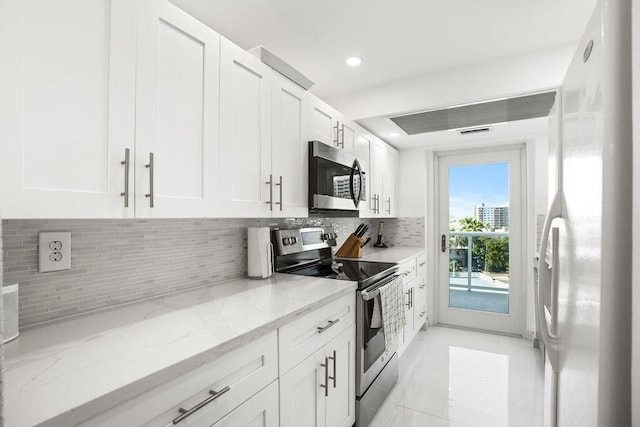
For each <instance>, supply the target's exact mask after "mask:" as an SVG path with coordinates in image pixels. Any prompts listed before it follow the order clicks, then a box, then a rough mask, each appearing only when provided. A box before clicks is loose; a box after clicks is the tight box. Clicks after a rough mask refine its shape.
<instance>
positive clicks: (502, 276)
mask: <svg viewBox="0 0 640 427" xmlns="http://www.w3.org/2000/svg"><path fill="white" fill-rule="evenodd" d="M449 287H450V288H453V289H465V288H466V290H467V291H472V290H479V291H493V292H499V293H508V292H509V233H508V232H504V231H492V232H490V231H451V232H449Z"/></svg>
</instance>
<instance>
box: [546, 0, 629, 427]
mask: <svg viewBox="0 0 640 427" xmlns="http://www.w3.org/2000/svg"><path fill="white" fill-rule="evenodd" d="M633 1H635V0H633ZM631 2H632V0H601V1H600V2H599V4H598V5H597V6H596V9H595V11H594V14H593V16H592V17H591V20H590V21H589V25H588V26H587V29H586V31H585V34H584V35H583V37H582V39H581V41H580V44H579V47H578V49H577V51H576V53H575V55H574V57H573V60H572V62H571V65H570V67H569V69H568V71H567V74H566V77H565V79H564V82H563V84H562V87H561V89H560V90H559V93H558V96H557V98H556V104H555V106H554V108H553V109H552V112H551V114H552V116H551V117H550V129H552V133H551V144H550V150H551V154H550V162H552V165H550V166H551V167H550V174H551V175H552V176H551V182H552V183H553V185H554V187H555V188H554V193H555V194H553V193H552V197H551V200H552V201H551V203H550V208H549V213H548V215H547V218H546V219H545V223H544V228H543V233H542V238H541V244H540V248H539V252H538V265H537V270H538V282H537V292H536V306H537V315H538V320H539V330H538V333H539V338H542V341H543V342H544V346H545V356H546V357H545V359H546V360H545V409H544V410H545V414H544V420H545V421H544V422H545V425H546V426H556V425H558V426H561V427H564V426H628V425H631V406H632V401H631V379H630V378H631V377H630V375H631V308H632V307H631V272H632V265H631V263H632V257H631V247H632V233H631V224H632V187H631V180H632V113H631ZM636 404H637V402H636Z"/></svg>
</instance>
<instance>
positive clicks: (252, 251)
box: [247, 227, 273, 279]
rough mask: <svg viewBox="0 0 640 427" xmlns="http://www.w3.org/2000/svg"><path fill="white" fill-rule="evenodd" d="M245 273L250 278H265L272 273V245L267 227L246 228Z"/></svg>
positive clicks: (269, 230)
mask: <svg viewBox="0 0 640 427" xmlns="http://www.w3.org/2000/svg"><path fill="white" fill-rule="evenodd" d="M247 273H248V276H249V278H251V279H266V278H267V277H270V276H271V275H272V274H273V245H272V244H271V229H270V228H269V227H249V228H248V229H247Z"/></svg>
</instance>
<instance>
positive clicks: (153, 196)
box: [135, 0, 220, 217]
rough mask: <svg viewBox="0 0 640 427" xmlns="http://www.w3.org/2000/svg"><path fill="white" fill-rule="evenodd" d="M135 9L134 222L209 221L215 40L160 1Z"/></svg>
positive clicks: (215, 103) (208, 30)
mask: <svg viewBox="0 0 640 427" xmlns="http://www.w3.org/2000/svg"><path fill="white" fill-rule="evenodd" d="M139 7H140V13H139V18H138V55H137V56H138V65H137V70H138V71H137V85H136V97H137V100H136V156H135V171H136V186H135V188H136V191H135V200H136V216H138V217H205V216H214V215H215V213H216V199H217V191H216V189H217V186H216V183H215V181H216V179H217V176H216V174H215V171H216V164H217V158H216V156H217V149H218V101H219V55H220V36H219V35H218V34H217V33H216V32H214V31H213V30H212V29H211V28H209V27H207V26H205V25H204V24H202V23H201V22H200V21H198V20H196V19H195V18H193V17H191V16H189V15H187V14H186V13H185V12H183V11H182V10H180V9H178V8H177V7H175V6H173V5H172V4H170V3H169V2H167V1H166V0H145V1H141V2H140V3H139Z"/></svg>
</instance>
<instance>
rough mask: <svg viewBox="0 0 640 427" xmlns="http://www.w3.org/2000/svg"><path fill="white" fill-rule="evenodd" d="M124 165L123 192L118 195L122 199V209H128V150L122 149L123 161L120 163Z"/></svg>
mask: <svg viewBox="0 0 640 427" xmlns="http://www.w3.org/2000/svg"><path fill="white" fill-rule="evenodd" d="M120 164H121V165H124V192H123V193H120V195H121V196H123V197H124V207H125V208H128V207H129V149H128V148H125V149H124V160H123V161H121V162H120Z"/></svg>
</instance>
